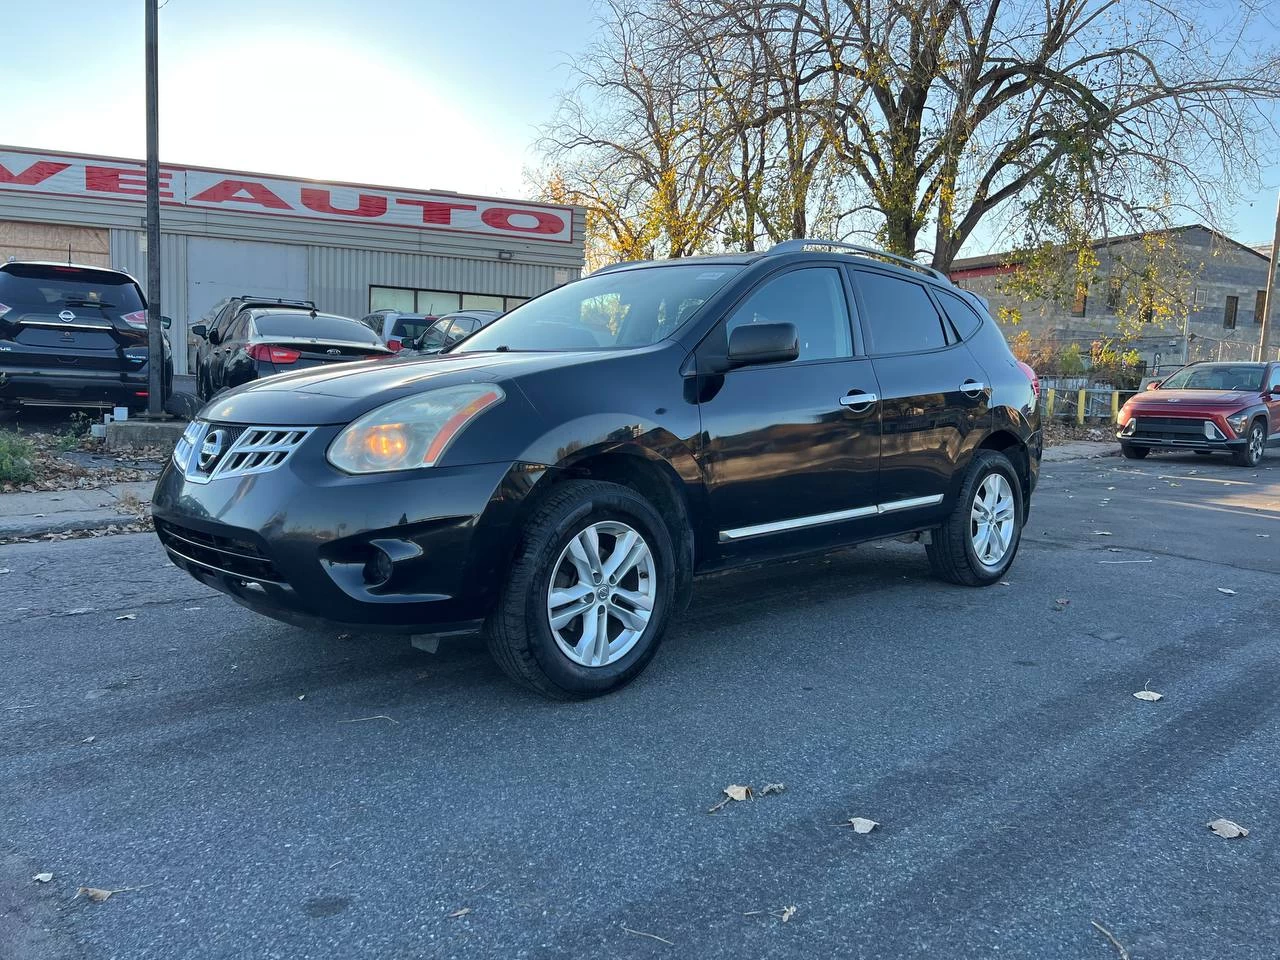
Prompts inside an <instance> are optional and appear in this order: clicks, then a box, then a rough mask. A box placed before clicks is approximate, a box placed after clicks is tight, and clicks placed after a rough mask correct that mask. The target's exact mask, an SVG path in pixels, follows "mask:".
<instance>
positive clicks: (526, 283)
mask: <svg viewBox="0 0 1280 960" xmlns="http://www.w3.org/2000/svg"><path fill="white" fill-rule="evenodd" d="M307 266H308V273H309V274H310V279H311V295H312V298H313V299H314V300H315V301H316V305H317V306H319V307H321V308H322V309H325V310H332V311H333V312H335V313H341V314H345V315H346V316H349V317H361V316H364V315H365V314H366V313H368V312H369V287H370V286H380V287H411V288H414V289H418V290H449V291H456V292H458V293H485V294H493V295H497V296H506V297H532V296H536V295H537V294H539V293H542V292H544V291H546V290H549V289H550V288H551V287H554V286H556V285H557V284H560V283H564V282H566V281H567V280H572V279H575V278H577V277H578V275H579V273H580V272H581V271H580V270H578V269H576V268H575V269H566V268H563V267H553V266H548V265H544V264H534V263H519V262H515V261H502V260H496V259H495V260H476V259H471V258H468V257H443V256H428V255H425V254H408V253H387V252H384V251H375V250H351V249H342V248H338V247H314V246H313V247H309V248H308V250H307Z"/></svg>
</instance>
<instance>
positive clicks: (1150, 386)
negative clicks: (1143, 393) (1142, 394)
mask: <svg viewBox="0 0 1280 960" xmlns="http://www.w3.org/2000/svg"><path fill="white" fill-rule="evenodd" d="M1147 389H1148V390H1159V389H1160V381H1159V380H1152V381H1151V382H1150V383H1148V384H1147Z"/></svg>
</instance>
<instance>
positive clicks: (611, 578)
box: [547, 520, 657, 667]
mask: <svg viewBox="0 0 1280 960" xmlns="http://www.w3.org/2000/svg"><path fill="white" fill-rule="evenodd" d="M656 598H657V576H656V571H655V568H654V562H653V553H652V551H651V550H650V549H649V545H648V543H646V542H645V539H644V537H643V536H641V535H640V533H639V532H637V531H636V530H635V529H633V528H632V527H629V526H628V525H627V524H625V523H620V522H618V521H615V520H602V521H600V522H598V523H593V524H591V525H590V526H589V527H587V528H586V529H584V530H581V531H580V532H578V533H577V534H576V535H575V536H574V537H573V539H571V540H570V541H569V543H568V544H567V545H566V546H565V548H564V550H563V551H561V553H560V558H559V559H558V560H557V561H556V565H555V569H554V571H553V573H552V576H551V583H550V585H549V587H548V589H547V620H548V622H549V623H550V626H551V634H552V636H553V637H555V641H556V645H557V646H558V647H559V648H560V652H561V653H563V654H564V655H565V656H566V657H568V658H569V659H570V660H572V661H573V662H574V663H577V664H579V665H581V666H584V667H605V666H608V665H609V664H611V663H616V662H617V661H619V660H620V659H622V658H623V657H625V656H626V655H627V653H628V652H630V650H631V648H632V647H634V646H635V645H636V641H638V640H639V639H640V636H641V634H643V633H644V631H645V628H646V627H647V626H648V625H649V619H650V617H652V615H653V606H654V603H655V602H656Z"/></svg>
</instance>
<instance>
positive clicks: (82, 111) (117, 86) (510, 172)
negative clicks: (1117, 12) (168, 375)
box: [0, 0, 1280, 253]
mask: <svg viewBox="0 0 1280 960" xmlns="http://www.w3.org/2000/svg"><path fill="white" fill-rule="evenodd" d="M12 6H14V7H16V9H9V10H6V12H5V16H4V31H5V67H4V72H3V75H2V79H0V83H2V84H3V86H2V87H0V91H2V93H3V97H4V100H3V102H4V107H3V117H4V129H3V132H2V133H0V143H9V144H13V145H17V146H28V147H45V148H52V149H63V150H73V151H78V152H82V153H91V154H94V153H96V154H108V155H112V154H114V155H119V156H128V157H141V156H142V155H143V152H144V128H143V121H144V117H143V77H142V68H143V45H142V35H143V20H142V14H143V4H142V0H106V2H103V0H59V2H58V3H57V5H56V11H57V14H56V16H57V20H56V23H51V21H50V17H49V10H50V9H51V8H50V6H49V5H47V4H39V3H32V4H21V5H17V4H13V5H12ZM592 11H593V5H592V2H591V0H470V2H467V0H364V2H362V3H351V2H350V0H168V2H167V3H166V5H165V6H164V8H163V9H162V10H161V11H160V30H161V33H160V50H161V53H160V68H161V103H160V107H161V127H160V130H161V134H160V137H161V142H160V146H161V157H162V159H164V160H166V161H169V162H172V163H189V164H200V165H206V166H215V167H229V168H232V169H242V170H255V171H259V172H265V173H280V174H288V175H297V176H306V177H314V178H316V179H330V180H350V181H354V182H360V183H377V184H386V185H390V186H401V187H415V188H438V189H449V190H457V191H460V192H463V193H479V194H492V195H497V196H513V197H519V196H523V195H524V193H525V186H524V180H523V171H524V170H525V169H526V168H527V167H531V166H534V165H536V160H537V158H536V156H535V155H534V154H533V152H532V151H531V149H530V147H531V144H532V141H533V140H534V138H535V136H536V128H537V127H538V125H539V124H541V123H543V122H545V121H546V120H547V119H548V118H549V117H550V115H551V112H552V110H553V108H554V105H555V99H556V95H557V93H558V91H559V90H560V89H561V87H562V86H563V85H564V84H565V82H566V81H567V79H568V70H567V69H566V63H567V62H568V61H569V60H570V59H571V58H572V57H573V55H574V53H575V52H577V51H580V50H581V49H582V48H583V47H585V46H586V45H587V43H589V42H590V40H591V37H592ZM1277 188H1280V163H1277V164H1276V165H1274V166H1272V167H1271V168H1270V169H1268V170H1267V171H1266V172H1265V175H1264V185H1263V188H1262V189H1261V190H1260V191H1259V192H1258V193H1257V194H1256V195H1255V196H1254V197H1252V198H1251V199H1250V200H1248V201H1246V202H1243V203H1241V204H1239V205H1238V206H1237V207H1236V208H1235V210H1234V211H1233V212H1232V220H1233V224H1232V226H1233V228H1234V229H1233V231H1232V232H1233V234H1234V235H1235V236H1236V237H1237V238H1238V239H1240V240H1243V241H1245V242H1263V241H1265V242H1270V239H1271V231H1272V223H1273V219H1272V218H1273V215H1274V213H1275V196H1276V190H1277ZM981 252H984V251H983V250H982V249H981V248H980V247H978V246H972V247H970V248H966V250H965V253H981Z"/></svg>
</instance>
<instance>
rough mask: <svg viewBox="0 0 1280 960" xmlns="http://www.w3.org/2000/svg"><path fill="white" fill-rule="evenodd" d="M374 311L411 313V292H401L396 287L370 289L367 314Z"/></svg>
mask: <svg viewBox="0 0 1280 960" xmlns="http://www.w3.org/2000/svg"><path fill="white" fill-rule="evenodd" d="M374 310H395V311H396V312H398V313H413V291H412V290H401V289H399V288H398V287H370V288H369V312H370V313H372V312H373V311H374Z"/></svg>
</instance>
